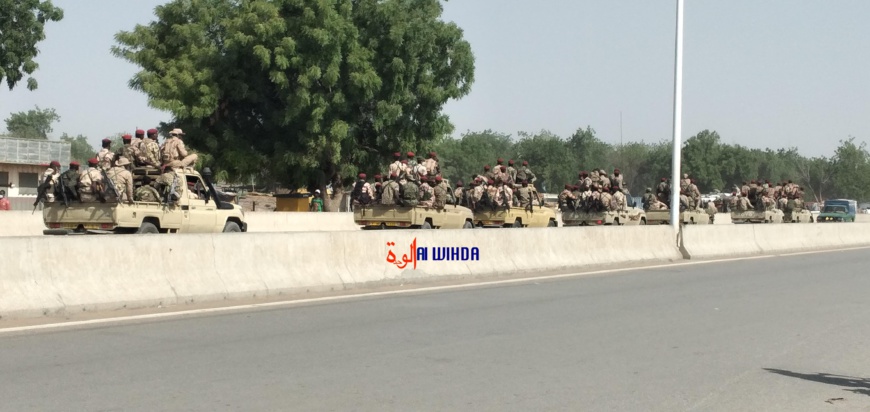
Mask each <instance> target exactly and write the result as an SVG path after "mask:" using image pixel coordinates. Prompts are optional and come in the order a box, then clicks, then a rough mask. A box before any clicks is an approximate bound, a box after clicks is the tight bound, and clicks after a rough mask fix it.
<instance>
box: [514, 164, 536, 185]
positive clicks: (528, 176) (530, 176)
mask: <svg viewBox="0 0 870 412" xmlns="http://www.w3.org/2000/svg"><path fill="white" fill-rule="evenodd" d="M517 177H518V178H519V173H517ZM537 179H538V178H537V177H535V174H534V173H532V169H529V162H528V161H527V160H523V177H522V180H528V181H529V184H531V185H534V184H535V180H537Z"/></svg>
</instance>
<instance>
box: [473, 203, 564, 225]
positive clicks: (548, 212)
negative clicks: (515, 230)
mask: <svg viewBox="0 0 870 412" xmlns="http://www.w3.org/2000/svg"><path fill="white" fill-rule="evenodd" d="M474 225H475V226H477V227H556V226H558V223H557V222H556V212H554V211H553V209H550V208H549V207H542V206H534V207H531V208H523V207H512V208H498V209H495V210H490V209H486V208H484V209H482V210H478V211H475V212H474Z"/></svg>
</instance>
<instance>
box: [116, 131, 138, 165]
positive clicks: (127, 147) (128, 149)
mask: <svg viewBox="0 0 870 412" xmlns="http://www.w3.org/2000/svg"><path fill="white" fill-rule="evenodd" d="M121 140H122V141H123V142H124V145H123V146H121V148H120V149H118V152H117V153H115V159H116V160H117V159H119V158H121V157H126V158H127V160H129V161H130V163H133V162H135V161H136V159H138V158H139V149H138V148H137V147H136V145H134V144H133V136H130V135H129V134H125V135H124V136H121Z"/></svg>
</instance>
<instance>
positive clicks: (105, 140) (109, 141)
mask: <svg viewBox="0 0 870 412" xmlns="http://www.w3.org/2000/svg"><path fill="white" fill-rule="evenodd" d="M103 143H112V140H111V139H103Z"/></svg>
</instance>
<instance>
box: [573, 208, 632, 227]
mask: <svg viewBox="0 0 870 412" xmlns="http://www.w3.org/2000/svg"><path fill="white" fill-rule="evenodd" d="M645 224H646V213H644V211H643V209H639V208H636V207H629V208H626V209H625V210H617V211H605V212H584V211H562V226H598V225H607V226H609V225H615V226H623V225H628V226H634V225H645Z"/></svg>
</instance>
